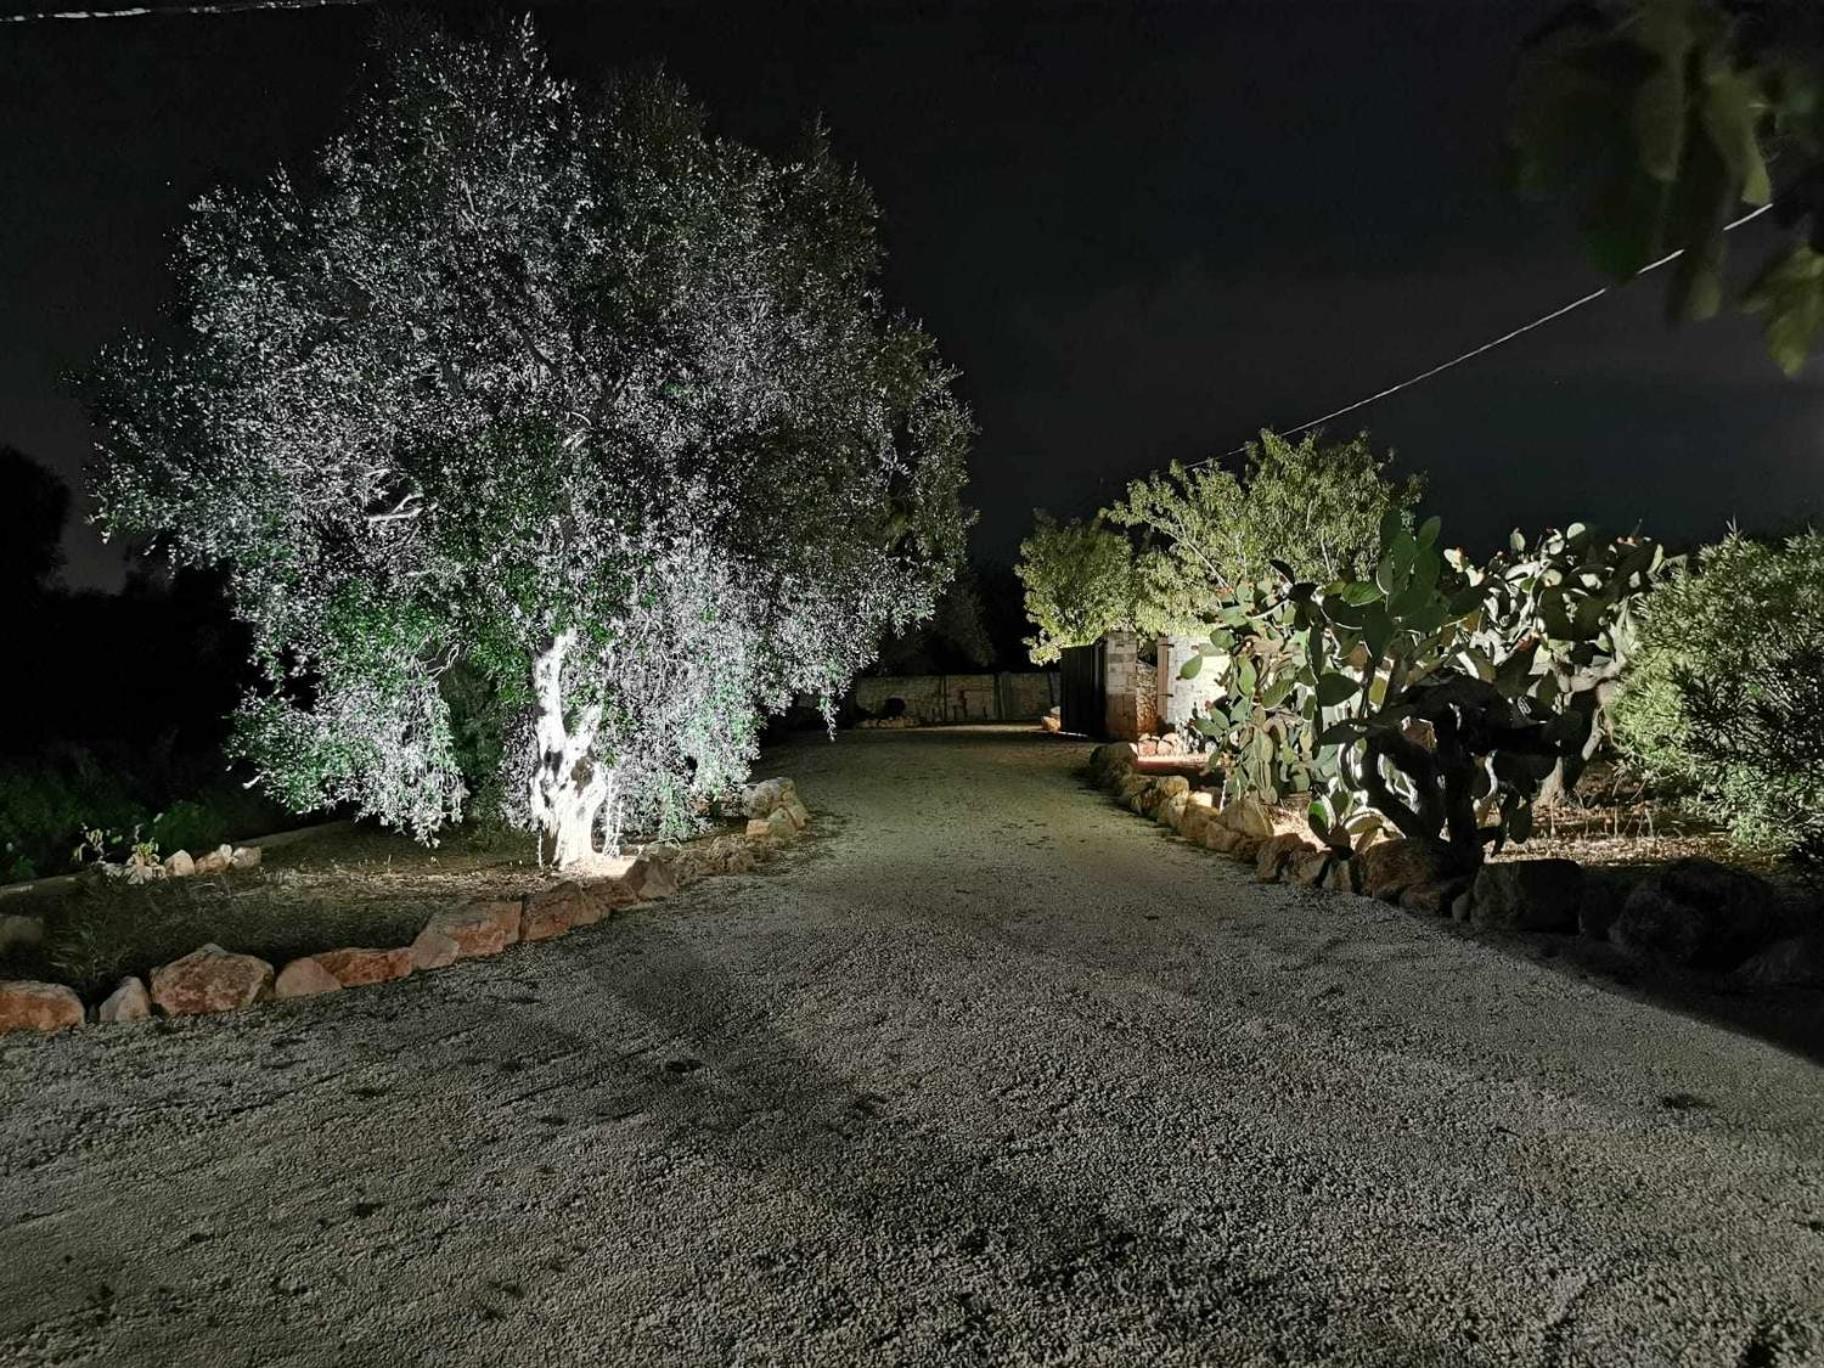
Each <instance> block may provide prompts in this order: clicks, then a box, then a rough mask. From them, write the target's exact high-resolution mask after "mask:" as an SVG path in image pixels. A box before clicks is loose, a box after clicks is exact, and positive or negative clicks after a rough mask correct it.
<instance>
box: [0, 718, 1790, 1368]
mask: <svg viewBox="0 0 1824 1368" xmlns="http://www.w3.org/2000/svg"><path fill="white" fill-rule="evenodd" d="M1085 752H1086V748H1085V747H1082V746H1078V745H1075V744H1073V743H1070V742H1067V741H1060V740H1057V739H1055V738H1042V737H1040V736H1037V735H1034V734H1031V733H1024V732H1016V731H1013V730H1010V729H988V728H983V729H954V730H941V731H927V732H919V731H914V732H879V733H873V734H866V735H863V734H854V735H845V736H843V737H842V738H841V740H840V741H839V742H838V743H837V744H835V745H833V746H832V745H829V744H827V743H825V742H824V741H822V740H821V738H818V739H815V740H813V739H810V738H806V739H805V740H803V741H802V742H795V743H793V744H791V745H789V746H787V747H784V748H781V750H779V751H777V752H775V753H774V754H773V755H771V756H770V757H769V763H770V765H771V767H773V768H775V769H778V770H784V771H787V772H790V773H792V774H794V775H796V777H797V778H798V781H799V786H800V788H801V790H802V791H803V792H804V793H805V794H806V795H807V797H808V798H809V799H810V801H811V803H812V805H813V807H814V808H815V809H816V811H817V813H818V822H817V826H816V828H815V830H816V832H817V835H816V837H815V839H814V840H812V841H809V842H806V843H804V844H803V845H801V846H800V847H799V848H798V849H797V850H796V851H795V852H794V853H793V854H792V855H790V856H788V857H786V858H785V859H782V860H780V861H778V862H776V863H774V864H773V865H770V866H768V867H766V869H765V870H764V871H763V872H761V873H760V874H757V875H753V876H742V877H729V878H721V879H715V880H711V881H708V882H706V883H704V884H701V885H699V886H697V887H695V888H693V889H691V890H689V891H688V892H686V893H685V894H683V895H681V896H679V897H678V898H676V899H673V900H671V901H669V902H666V903H662V904H657V905H654V906H650V907H645V908H641V909H639V910H638V911H636V912H634V913H633V914H632V915H630V916H627V917H624V918H621V919H618V920H616V921H615V922H613V923H612V924H606V925H603V926H600V927H596V928H594V929H592V930H587V931H581V932H578V933H577V934H575V935H572V936H570V937H568V938H566V939H563V940H558V941H552V942H548V943H545V944H541V945H536V946H526V947H520V948H518V949H515V950H513V951H510V952H509V953H508V954H506V955H504V956H502V957H501V958H499V959H496V960H492V961H486V962H478V963H472V964H466V965H463V966H459V967H457V968H454V969H451V970H447V971H443V972H440V973H437V974H432V975H426V976H420V977H417V978H414V979H410V980H407V981H405V982H403V983H397V984H391V985H386V986H382V987H377V988H368V989H362V990H360V991H358V992H350V993H344V994H339V995H334V996H332V997H331V998H327V999H309V1000H304V1001H300V1002H296V1003H286V1004H280V1005H277V1006H271V1007H267V1008H264V1009H261V1010H259V1011H256V1012H251V1013H246V1014H242V1015H240V1016H235V1017H229V1018H222V1019H216V1020H209V1021H183V1022H175V1023H160V1024H155V1025H150V1026H139V1027H118V1028H113V1029H109V1030H99V1029H97V1030H91V1031H86V1032H83V1033H80V1034H77V1035H71V1036H64V1037H59V1038H51V1039H46V1040H37V1039H33V1040H20V1039H18V1038H8V1039H7V1040H5V1041H4V1042H0V1363H6V1364H38V1363H52V1362H56V1363H75V1362H86V1361H94V1362H97V1363H106V1364H109V1365H120V1364H157V1365H188V1364H224V1365H227V1364H234V1365H240V1364H250V1363H251V1364H260V1365H306V1364H308V1365H351V1364H381V1365H395V1364H421V1363H422V1364H433V1363H435V1364H454V1363H477V1364H480V1363H487V1364H509V1363H511V1364H569V1363H577V1364H585V1363H586V1364H605V1363H625V1364H642V1365H645V1364H673V1363H677V1364H742V1365H748V1364H774V1363H777V1364H788V1363H789V1364H808V1363H828V1364H843V1365H850V1364H867V1363H920V1364H970V1363H980V1364H995V1365H1003V1364H1029V1363H1030V1364H1037V1363H1047V1364H1049V1363H1075V1364H1111V1365H1142V1364H1189V1363H1199V1364H1220V1365H1229V1364H1250V1363H1311V1364H1318V1363H1321V1364H1355V1363H1362V1364H1367V1363H1375V1364H1398V1365H1420V1364H1453V1365H1454V1364H1497V1363H1500V1364H1572V1363H1576V1364H1591V1365H1604V1366H1605V1368H1608V1366H1610V1365H1619V1364H1655V1365H1657V1364H1681V1365H1685V1364H1690V1365H1697V1364H1718V1365H1729V1366H1730V1368H1738V1366H1739V1368H1767V1366H1768V1365H1789V1364H1817V1363H1820V1362H1824V1072H1821V1071H1820V1069H1819V1067H1818V1066H1817V1065H1816V1064H1814V1063H1812V1062H1810V1061H1808V1060H1806V1059H1804V1058H1803V1057H1801V1056H1799V1055H1797V1054H1790V1053H1786V1052H1784V1051H1782V1050H1780V1049H1778V1048H1776V1047H1774V1046H1772V1045H1768V1044H1765V1043H1762V1042H1760V1041H1758V1040H1756V1039H1753V1038H1750V1037H1748V1036H1745V1035H1740V1034H1736V1033H1732V1032H1729V1031H1726V1030H1723V1029H1721V1028H1719V1027H1717V1026H1714V1025H1710V1024H1706V1023H1705V1022H1702V1021H1699V1020H1695V1019H1691V1018H1688V1017H1684V1016H1680V1015H1678V1014H1675V1013H1673V1012H1670V1011H1667V1010H1665V1009H1663V1008H1659V1007H1655V1006H1653V1005H1651V1004H1648V1003H1645V1002H1641V1001H1638V1000H1634V999H1632V998H1630V997H1627V996H1623V995H1621V994H1618V993H1616V992H1613V991H1610V990H1608V989H1607V988H1604V987H1602V986H1600V985H1598V984H1596V983H1593V982H1585V981H1582V980H1580V979H1579V978H1578V977H1577V975H1576V974H1575V973H1574V972H1571V971H1568V970H1566V969H1564V968H1562V967H1559V966H1551V965H1545V964H1541V963H1538V962H1536V961H1534V960H1532V959H1530V958H1528V957H1527V955H1525V954H1524V953H1516V952H1515V950H1514V948H1513V947H1512V946H1509V945H1502V944H1496V943H1489V942H1483V941H1478V940H1475V939H1470V938H1466V937H1464V936H1462V935H1460V934H1458V933H1455V932H1453V931H1451V930H1449V929H1448V928H1446V927H1444V926H1442V925H1440V924H1439V923H1437V922H1433V921H1427V920H1421V919H1417V918H1414V917H1411V916H1409V915H1407V914H1405V913H1401V912H1398V911H1395V910H1393V909H1391V908H1387V907H1383V906H1381V905H1379V904H1376V903H1372V902H1368V901H1366V900H1363V899H1358V898H1351V897H1346V896H1339V895H1334V894H1323V893H1315V892H1305V891H1295V890H1290V889H1282V888H1278V887H1272V888H1263V887H1260V886H1257V885H1255V884H1254V883H1252V882H1251V881H1250V879H1249V878H1248V876H1247V874H1246V873H1245V871H1243V870H1242V869H1241V868H1240V867H1238V866H1235V865H1232V864H1230V863H1228V862H1226V861H1224V860H1222V859H1219V858H1216V857H1213V856H1211V855H1210V854H1208V853H1207V852H1203V851H1200V850H1195V849H1192V848H1189V847H1186V846H1184V845H1183V844H1181V843H1177V842H1174V841H1172V840H1170V839H1169V838H1168V837H1167V836H1166V835H1165V834H1164V833H1163V832H1162V831H1161V830H1160V829H1159V828H1157V827H1154V826H1151V825H1149V824H1147V823H1144V822H1142V821H1140V820H1138V819H1137V818H1135V817H1133V816H1131V815H1129V814H1127V813H1124V812H1122V811H1120V810H1118V809H1116V808H1115V807H1113V806H1112V805H1111V804H1110V803H1109V802H1108V801H1107V799H1106V798H1104V797H1103V796H1101V795H1099V794H1096V793H1094V792H1092V791H1090V790H1089V789H1087V788H1086V787H1084V786H1083V785H1082V784H1081V782H1080V781H1079V780H1078V779H1077V778H1076V777H1075V775H1074V773H1073V770H1074V767H1076V766H1077V765H1079V764H1080V763H1081V761H1082V759H1083V757H1084V754H1085Z"/></svg>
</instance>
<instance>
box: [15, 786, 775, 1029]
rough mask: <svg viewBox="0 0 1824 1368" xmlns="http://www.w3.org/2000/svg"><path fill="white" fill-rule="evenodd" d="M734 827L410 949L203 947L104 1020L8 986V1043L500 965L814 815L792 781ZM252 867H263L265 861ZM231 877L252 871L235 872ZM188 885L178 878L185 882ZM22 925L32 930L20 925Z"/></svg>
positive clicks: (484, 908)
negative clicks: (490, 961)
mask: <svg viewBox="0 0 1824 1368" xmlns="http://www.w3.org/2000/svg"><path fill="white" fill-rule="evenodd" d="M723 812H724V815H726V816H731V817H735V818H745V819H746V820H747V827H746V830H745V832H743V833H742V834H741V835H738V836H737V835H724V836H719V837H716V838H714V839H713V840H711V841H708V842H705V843H703V845H702V846H701V848H699V849H693V850H687V849H683V848H680V847H678V846H675V845H671V846H655V847H651V848H649V850H648V851H647V852H646V853H643V854H641V855H635V856H625V857H622V858H620V859H617V860H611V861H605V862H603V864H602V865H601V866H600V867H598V868H595V869H592V870H591V871H590V873H589V874H588V876H586V877H582V878H577V879H567V880H565V881H564V882H562V883H558V884H552V885H549V886H545V887H540V888H536V889H533V890H531V891H529V892H526V893H523V894H520V895H519V896H518V897H509V898H488V899H472V900H470V901H467V902H463V903H460V904H458V905H456V906H453V907H447V908H443V909H441V910H439V911H437V912H434V913H432V914H431V917H430V919H429V920H428V921H427V922H426V923H425V925H424V929H423V930H421V931H420V932H419V933H418V936H417V938H416V939H415V940H414V941H413V942H412V943H411V944H410V945H406V946H392V947H386V948H368V947H348V948H342V949H335V950H319V951H317V952H315V953H313V954H309V955H303V956H300V957H299V958H297V959H294V960H292V961H291V962H289V963H288V964H286V965H285V966H284V967H283V968H282V969H280V970H278V971H277V972H276V973H275V972H274V970H273V967H272V965H270V964H268V963H267V962H266V961H265V960H263V959H260V958H258V957H256V956H254V955H241V954H235V953H233V952H232V951H229V950H225V949H223V948H222V947H221V946H219V945H214V944H210V945H204V946H201V947H199V948H198V949H196V950H193V951H191V952H190V953H189V954H188V955H185V956H183V957H182V958H180V959H176V960H173V961H172V962H171V963H169V964H162V965H160V966H158V967H157V968H156V969H154V970H152V972H151V973H150V974H149V975H147V978H148V979H149V980H150V986H149V987H148V985H147V983H146V982H143V981H141V980H140V979H139V978H138V977H137V976H132V975H130V976H128V977H126V978H124V979H122V980H121V981H120V983H119V984H118V985H117V986H116V987H115V988H114V990H113V991H112V992H111V993H109V994H108V996H107V997H106V998H105V999H103V1000H102V1001H101V1002H100V1003H99V1004H98V1005H97V1006H96V1008H95V1010H94V1013H93V1016H92V1018H91V1017H90V1016H89V1015H88V1014H86V1013H85V1012H84V1009H83V1005H82V999H81V998H79V997H78V996H77V995H76V993H75V992H74V991H73V990H72V989H70V988H68V987H65V986H64V985H63V984H59V983H40V982H35V981H31V980H12V981H0V1036H3V1035H6V1034H8V1033H10V1032H13V1031H37V1032H48V1031H60V1030H67V1029H72V1028H76V1027H80V1026H82V1025H84V1023H85V1021H87V1020H91V1019H92V1020H93V1021H94V1022H95V1023H97V1024H108V1025H114V1024H120V1023H124V1022H132V1021H144V1020H147V1019H149V1018H150V1017H152V1016H154V1015H161V1016H167V1017H179V1016H203V1015H211V1014H214V1013H219V1012H232V1011H239V1010H240V1009H242V1008H245V1007H251V1006H253V1005H255V1004H256V1003H261V1002H266V1001H270V1000H274V999H285V998H299V997H316V996H321V995H324V994H327V993H338V992H341V991H343V990H345V989H349V988H361V987H367V986H370V985H373V984H379V983H390V982H392V981H394V980H396V979H402V978H406V977H408V976H410V975H413V974H419V973H424V972H427V971H429V970H433V969H443V968H447V967H448V966H450V965H452V964H455V963H457V962H459V961H461V960H465V959H476V958H480V957H483V956H492V955H498V954H500V953H501V952H502V951H504V950H506V949H507V948H508V947H510V946H513V945H517V944H520V943H521V942H525V943H528V944H530V943H532V942H536V941H543V940H551V939H554V938H556V937H558V936H564V935H568V934H569V933H570V932H572V931H574V930H577V929H579V928H581V927H585V926H594V925H596V924H598V923H600V922H604V921H608V920H610V919H611V918H612V917H613V916H614V915H615V914H616V913H618V912H621V911H623V910H625V909H627V908H630V907H633V906H635V905H637V904H639V903H642V902H652V901H656V900H658V899H660V898H667V897H670V896H671V895H672V894H674V893H676V892H677V891H678V887H679V866H680V865H688V866H689V869H688V870H687V871H686V874H687V876H695V877H701V876H706V875H714V874H724V873H746V872H748V871H751V870H752V869H753V868H754V867H755V864H756V863H757V861H758V860H759V859H761V858H770V856H771V854H772V853H773V851H774V850H775V849H776V848H777V847H779V846H780V845H783V844H785V843H787V842H790V841H794V840H796V839H797V838H798V836H799V834H800V833H801V832H803V831H804V830H805V828H806V827H808V826H809V825H810V821H811V813H810V809H809V808H807V807H806V806H805V805H804V802H803V800H802V799H800V798H799V796H798V791H797V787H796V785H794V784H793V782H792V781H791V780H790V779H768V780H765V781H763V782H761V783H758V784H750V785H748V786H747V787H746V788H744V789H742V790H740V791H739V792H738V793H737V794H735V795H733V796H732V797H731V798H730V800H729V801H728V802H727V803H725V804H724V805H723ZM253 853H254V855H255V860H254V863H257V857H258V852H257V850H256V851H254V852H253ZM233 854H234V852H230V853H229V867H231V868H242V869H245V868H251V867H252V864H241V863H238V862H235V861H233V859H232V856H233ZM178 877H181V876H178ZM18 920H31V919H29V918H20V919H18Z"/></svg>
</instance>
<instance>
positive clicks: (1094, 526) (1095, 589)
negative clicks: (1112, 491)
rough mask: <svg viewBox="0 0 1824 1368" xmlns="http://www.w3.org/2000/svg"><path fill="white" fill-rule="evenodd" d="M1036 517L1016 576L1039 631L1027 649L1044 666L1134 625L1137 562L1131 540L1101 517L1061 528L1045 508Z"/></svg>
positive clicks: (1029, 614) (1034, 624)
mask: <svg viewBox="0 0 1824 1368" xmlns="http://www.w3.org/2000/svg"><path fill="white" fill-rule="evenodd" d="M1034 518H1035V519H1036V523H1037V525H1036V526H1035V527H1034V528H1033V532H1032V535H1031V536H1030V537H1028V538H1027V539H1026V540H1025V541H1023V542H1021V543H1020V559H1019V563H1018V564H1017V565H1016V566H1015V567H1014V572H1015V573H1016V574H1017V575H1018V576H1019V577H1020V583H1021V584H1023V585H1024V586H1025V589H1026V617H1027V619H1028V620H1029V621H1030V622H1031V623H1032V624H1033V626H1035V627H1037V628H1038V632H1037V634H1036V635H1034V636H1031V637H1028V638H1027V640H1026V646H1027V649H1028V651H1029V652H1030V654H1031V656H1032V661H1033V663H1034V664H1035V665H1043V664H1046V663H1048V662H1050V661H1053V660H1056V659H1057V658H1058V657H1059V656H1060V655H1061V654H1062V653H1063V651H1064V648H1065V647H1067V646H1087V645H1088V644H1089V643H1090V642H1092V641H1095V640H1096V639H1097V638H1099V637H1101V636H1102V635H1103V634H1104V633H1106V632H1111V631H1114V630H1115V629H1117V628H1127V627H1132V626H1133V625H1134V558H1133V548H1132V547H1131V546H1130V545H1129V544H1128V540H1127V538H1126V537H1124V536H1122V535H1121V534H1120V533H1119V532H1114V531H1111V530H1110V529H1108V528H1107V527H1105V526H1103V525H1102V520H1101V519H1100V518H1099V517H1098V518H1096V519H1095V520H1093V521H1091V522H1082V521H1080V520H1078V521H1072V522H1068V523H1059V522H1058V521H1057V520H1056V519H1054V518H1053V517H1052V516H1051V515H1050V514H1049V513H1046V512H1045V511H1044V510H1043V509H1041V510H1039V511H1038V512H1037V513H1036V514H1034Z"/></svg>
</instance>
